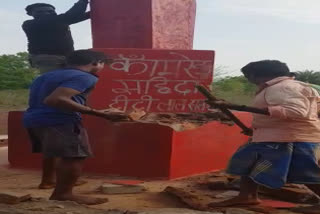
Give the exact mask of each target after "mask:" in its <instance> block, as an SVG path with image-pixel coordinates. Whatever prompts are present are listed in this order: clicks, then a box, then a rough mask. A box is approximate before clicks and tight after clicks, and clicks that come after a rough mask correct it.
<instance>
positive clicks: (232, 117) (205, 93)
mask: <svg viewBox="0 0 320 214" xmlns="http://www.w3.org/2000/svg"><path fill="white" fill-rule="evenodd" d="M196 88H197V89H198V91H199V92H200V93H201V94H203V96H205V97H206V98H207V99H208V100H209V101H215V100H217V98H216V97H215V96H213V95H212V94H211V93H210V92H209V91H208V90H207V89H206V87H204V86H203V85H197V86H196ZM219 110H220V111H222V113H224V114H225V115H227V116H228V117H229V118H230V120H232V121H233V122H234V123H235V124H236V125H237V126H239V127H240V128H241V129H242V131H243V134H245V135H251V132H252V131H251V129H250V128H248V127H247V126H246V125H245V124H243V123H242V122H241V121H240V120H239V118H237V117H236V116H235V115H234V114H233V113H232V112H231V111H230V110H228V109H227V108H222V107H221V108H219Z"/></svg>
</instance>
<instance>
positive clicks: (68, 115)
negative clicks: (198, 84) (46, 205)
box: [23, 50, 128, 205]
mask: <svg viewBox="0 0 320 214" xmlns="http://www.w3.org/2000/svg"><path fill="white" fill-rule="evenodd" d="M105 61H106V57H105V55H104V54H103V53H100V52H94V51H90V50H79V51H75V52H73V53H72V54H71V55H70V56H69V57H68V58H67V63H68V68H65V69H60V70H53V71H50V72H48V73H45V74H43V75H41V76H39V77H38V78H37V79H36V80H35V81H34V82H33V83H32V85H31V88H30V98H29V108H28V110H27V111H26V112H25V114H24V118H23V122H24V125H25V127H26V128H27V129H28V132H29V135H30V139H31V141H32V146H33V152H42V153H43V156H44V159H43V174H42V181H41V184H40V186H39V188H41V189H48V188H55V190H54V192H53V194H52V195H51V197H50V199H52V200H60V201H75V202H77V203H80V204H87V205H93V204H100V203H104V202H106V201H105V200H102V199H97V198H87V197H83V196H76V195H73V194H72V189H73V186H74V185H75V184H76V182H77V180H78V178H79V176H80V174H81V168H82V163H83V161H84V160H85V158H87V157H89V156H91V155H92V153H91V149H90V145H89V142H88V136H87V132H86V130H85V129H84V128H83V126H82V125H81V114H89V115H94V116H98V117H102V118H105V119H108V120H111V121H113V120H118V121H119V120H128V117H127V116H126V115H125V114H119V113H111V112H105V111H100V110H95V109H92V108H90V107H89V106H87V105H86V100H87V97H88V95H89V93H90V92H91V90H92V89H93V88H94V86H95V84H96V83H97V81H98V77H97V75H96V72H99V71H101V70H102V69H103V68H104V64H105ZM58 158H59V159H58ZM55 176H57V178H56V179H55Z"/></svg>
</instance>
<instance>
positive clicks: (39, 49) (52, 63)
mask: <svg viewBox="0 0 320 214" xmlns="http://www.w3.org/2000/svg"><path fill="white" fill-rule="evenodd" d="M88 3H89V1H88V0H79V1H78V2H77V3H75V4H74V6H73V7H72V8H71V9H70V10H68V11H67V12H65V13H63V14H59V15H58V14H57V13H56V11H55V7H54V6H53V5H50V4H46V3H36V4H31V5H29V6H27V7H26V11H27V14H28V15H29V16H32V17H33V19H31V20H27V21H25V22H24V23H23V25H22V29H23V30H24V32H25V34H26V36H27V39H28V52H29V55H30V56H29V61H30V64H31V66H32V67H34V68H37V69H39V70H40V72H41V73H44V72H47V71H49V70H53V69H57V68H62V67H63V66H65V64H66V56H68V55H69V54H70V53H71V52H73V51H74V43H73V39H72V35H71V31H70V25H72V24H76V23H79V22H82V21H84V20H87V19H89V18H90V12H86V10H87V7H88Z"/></svg>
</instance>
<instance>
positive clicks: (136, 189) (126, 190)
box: [100, 183, 146, 194]
mask: <svg viewBox="0 0 320 214" xmlns="http://www.w3.org/2000/svg"><path fill="white" fill-rule="evenodd" d="M100 189H101V192H102V193H104V194H134V193H141V192H144V191H146V188H145V187H143V186H140V185H121V184H107V183H106V184H103V185H102V186H101V188H100Z"/></svg>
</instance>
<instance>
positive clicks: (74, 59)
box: [67, 50, 108, 66]
mask: <svg viewBox="0 0 320 214" xmlns="http://www.w3.org/2000/svg"><path fill="white" fill-rule="evenodd" d="M98 62H108V58H107V56H106V55H105V54H104V53H102V52H98V51H93V50H77V51H74V52H72V53H71V54H70V55H69V56H68V57H67V64H68V65H72V66H82V65H89V64H92V63H98Z"/></svg>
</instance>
